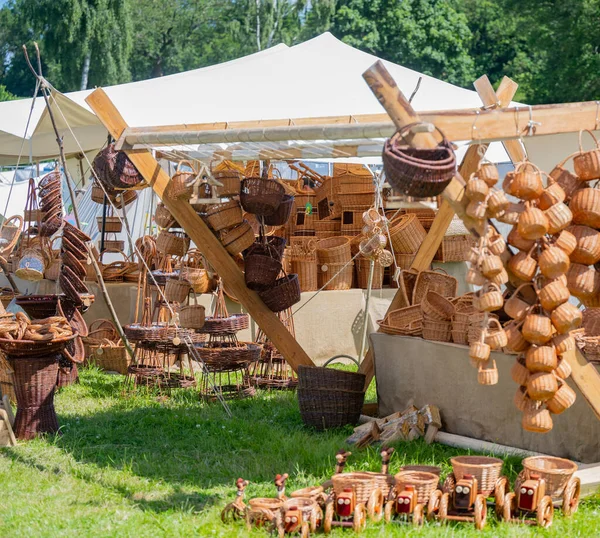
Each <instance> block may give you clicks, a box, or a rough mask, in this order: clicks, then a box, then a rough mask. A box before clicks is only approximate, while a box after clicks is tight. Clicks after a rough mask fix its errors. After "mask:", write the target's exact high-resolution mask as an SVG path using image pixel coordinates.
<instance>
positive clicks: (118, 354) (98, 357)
mask: <svg viewBox="0 0 600 538" xmlns="http://www.w3.org/2000/svg"><path fill="white" fill-rule="evenodd" d="M90 352H91V354H92V355H91V357H89V360H90V361H91V362H93V363H95V364H97V365H98V368H101V369H102V370H106V371H109V372H118V373H119V374H123V375H126V374H127V368H128V367H129V365H130V364H131V357H130V356H129V353H127V349H125V346H123V345H115V344H112V343H110V344H109V343H104V344H100V345H98V346H90Z"/></svg>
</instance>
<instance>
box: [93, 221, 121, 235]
mask: <svg viewBox="0 0 600 538" xmlns="http://www.w3.org/2000/svg"><path fill="white" fill-rule="evenodd" d="M96 223H97V224H98V231H99V232H102V217H96ZM122 230H123V221H122V220H121V219H120V218H119V217H105V218H104V231H105V232H106V233H111V234H112V233H115V234H118V233H121V231H122Z"/></svg>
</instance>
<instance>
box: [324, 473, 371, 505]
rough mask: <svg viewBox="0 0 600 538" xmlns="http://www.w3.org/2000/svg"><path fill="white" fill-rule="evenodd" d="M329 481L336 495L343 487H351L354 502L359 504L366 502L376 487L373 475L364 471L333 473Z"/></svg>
mask: <svg viewBox="0 0 600 538" xmlns="http://www.w3.org/2000/svg"><path fill="white" fill-rule="evenodd" d="M331 482H332V484H333V491H334V493H335V494H336V495H339V494H340V493H342V492H343V491H344V490H345V489H353V490H354V491H355V493H356V502H357V503H360V504H367V502H368V501H369V496H370V495H371V493H373V491H374V490H375V488H377V480H376V479H375V477H374V476H373V475H372V474H371V473H365V472H353V473H339V474H334V475H333V476H332V477H331Z"/></svg>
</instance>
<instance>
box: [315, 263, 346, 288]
mask: <svg viewBox="0 0 600 538" xmlns="http://www.w3.org/2000/svg"><path fill="white" fill-rule="evenodd" d="M317 270H318V273H317V285H318V286H319V289H320V288H323V289H325V290H349V289H350V288H351V287H352V282H353V280H354V262H350V263H348V262H343V263H330V262H328V263H322V264H319V265H318V266H317Z"/></svg>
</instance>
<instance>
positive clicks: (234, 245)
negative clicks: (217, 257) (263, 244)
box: [221, 220, 254, 256]
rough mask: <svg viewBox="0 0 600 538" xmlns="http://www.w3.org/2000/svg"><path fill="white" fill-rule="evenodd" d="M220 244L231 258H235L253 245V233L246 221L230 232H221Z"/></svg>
mask: <svg viewBox="0 0 600 538" xmlns="http://www.w3.org/2000/svg"><path fill="white" fill-rule="evenodd" d="M221 242H222V243H223V246H224V247H225V248H226V249H227V252H229V254H231V255H232V256H237V255H238V254H240V253H242V252H243V251H244V250H246V249H247V248H249V247H251V246H252V244H253V243H254V232H253V231H252V227H251V226H250V224H249V223H248V221H247V220H244V221H243V222H242V223H241V224H240V225H238V226H236V227H235V228H231V229H230V230H227V231H223V232H221Z"/></svg>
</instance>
